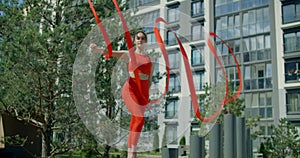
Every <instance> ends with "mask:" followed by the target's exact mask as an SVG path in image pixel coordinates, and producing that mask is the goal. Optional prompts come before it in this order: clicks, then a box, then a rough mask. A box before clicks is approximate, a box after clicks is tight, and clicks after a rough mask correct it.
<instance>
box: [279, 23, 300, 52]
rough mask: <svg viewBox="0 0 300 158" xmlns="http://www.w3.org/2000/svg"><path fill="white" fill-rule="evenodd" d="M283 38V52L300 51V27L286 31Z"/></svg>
mask: <svg viewBox="0 0 300 158" xmlns="http://www.w3.org/2000/svg"><path fill="white" fill-rule="evenodd" d="M283 38H284V53H290V52H295V51H300V28H297V29H296V30H295V31H286V32H285V33H284V35H283Z"/></svg>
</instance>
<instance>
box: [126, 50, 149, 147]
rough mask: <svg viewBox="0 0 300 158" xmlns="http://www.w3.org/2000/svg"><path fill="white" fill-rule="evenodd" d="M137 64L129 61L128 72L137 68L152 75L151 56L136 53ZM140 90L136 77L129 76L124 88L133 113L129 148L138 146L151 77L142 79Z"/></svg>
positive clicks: (129, 108)
mask: <svg viewBox="0 0 300 158" xmlns="http://www.w3.org/2000/svg"><path fill="white" fill-rule="evenodd" d="M135 58H136V64H133V63H132V62H129V63H128V72H133V71H134V70H136V69H137V71H138V73H143V74H147V75H149V77H151V76H150V73H151V68H152V62H151V60H150V57H149V56H147V55H143V54H138V53H135ZM140 82H141V84H140V85H141V88H142V91H140V89H139V86H138V83H137V80H136V78H133V77H129V78H128V80H127V81H126V82H125V84H124V86H123V89H122V98H123V100H124V102H125V104H126V106H127V108H128V110H129V111H130V113H131V121H130V132H129V136H128V148H131V147H132V145H133V146H136V145H137V142H138V139H139V136H140V132H141V131H142V128H143V125H144V122H145V119H144V112H145V110H146V106H147V104H148V103H149V79H148V80H142V79H140Z"/></svg>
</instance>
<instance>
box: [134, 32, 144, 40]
mask: <svg viewBox="0 0 300 158" xmlns="http://www.w3.org/2000/svg"><path fill="white" fill-rule="evenodd" d="M138 33H142V34H143V35H144V36H145V39H146V42H147V34H146V32H144V31H142V30H140V31H137V32H135V34H134V38H135V36H136V35H137V34H138Z"/></svg>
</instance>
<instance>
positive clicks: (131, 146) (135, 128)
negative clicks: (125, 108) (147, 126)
mask: <svg viewBox="0 0 300 158" xmlns="http://www.w3.org/2000/svg"><path fill="white" fill-rule="evenodd" d="M144 123H145V118H144V117H139V116H135V115H132V116H131V121H130V130H129V135H128V158H136V152H137V144H138V140H139V138H140V135H141V132H142V129H143V126H144Z"/></svg>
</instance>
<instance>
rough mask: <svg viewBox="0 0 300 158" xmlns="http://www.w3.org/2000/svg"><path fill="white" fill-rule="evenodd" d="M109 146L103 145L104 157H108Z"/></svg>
mask: <svg viewBox="0 0 300 158" xmlns="http://www.w3.org/2000/svg"><path fill="white" fill-rule="evenodd" d="M110 147H111V146H109V145H105V149H104V155H103V157H104V158H109V150H110Z"/></svg>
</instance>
